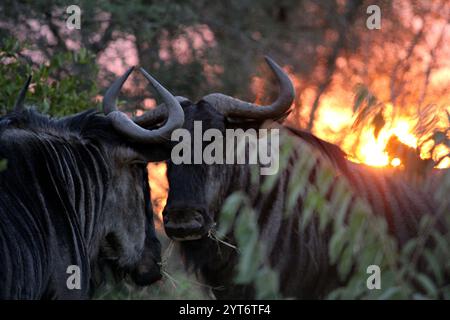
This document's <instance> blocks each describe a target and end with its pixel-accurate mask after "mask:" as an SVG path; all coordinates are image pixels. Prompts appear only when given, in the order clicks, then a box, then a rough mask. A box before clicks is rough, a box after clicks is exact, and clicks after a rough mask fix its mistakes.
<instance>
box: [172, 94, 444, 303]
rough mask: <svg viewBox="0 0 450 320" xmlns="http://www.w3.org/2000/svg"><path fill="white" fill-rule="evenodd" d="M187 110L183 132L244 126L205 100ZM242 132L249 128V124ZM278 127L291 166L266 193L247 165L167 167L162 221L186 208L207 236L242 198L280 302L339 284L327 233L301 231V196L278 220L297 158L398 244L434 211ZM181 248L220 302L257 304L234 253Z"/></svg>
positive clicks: (204, 246)
mask: <svg viewBox="0 0 450 320" xmlns="http://www.w3.org/2000/svg"><path fill="white" fill-rule="evenodd" d="M184 110H185V119H186V120H185V126H184V127H185V128H187V129H188V130H192V123H193V121H194V120H196V121H202V125H203V130H206V129H208V128H216V129H219V130H221V131H222V132H224V130H225V128H230V127H236V126H237V127H244V126H243V125H239V124H235V123H232V124H231V123H228V121H227V119H225V117H223V116H222V115H221V114H219V113H218V112H216V111H215V110H214V109H212V108H211V107H210V106H209V105H208V104H207V103H205V102H203V101H200V102H199V103H197V104H192V103H185V104H184ZM259 125H260V123H253V124H250V126H254V127H256V128H257V127H259ZM245 126H248V122H246V123H245ZM279 127H280V130H281V131H283V134H284V135H289V136H290V137H291V138H293V140H294V141H295V143H296V148H295V150H296V152H294V153H293V154H292V155H291V157H290V159H289V163H288V166H287V167H286V168H285V169H283V170H282V171H281V172H280V173H279V175H278V178H277V182H276V184H275V186H274V187H273V188H272V190H271V191H270V192H269V193H268V194H263V193H262V192H261V191H260V190H261V189H260V186H261V185H262V184H263V183H264V179H265V178H264V177H261V179H260V181H259V183H258V184H256V185H255V184H254V183H252V182H251V179H250V166H249V165H217V164H216V165H206V164H201V165H187V164H181V165H175V164H173V163H172V162H170V161H169V162H168V180H169V197H168V202H167V206H166V208H165V210H164V213H163V214H164V215H165V217H164V218H165V220H167V221H170V219H171V218H173V216H171V215H172V214H174V213H178V212H182V211H183V210H184V212H185V213H184V216H185V219H187V218H186V216H188V215H189V214H190V212H192V211H193V209H195V212H201V213H202V214H203V216H204V220H205V225H206V227H205V228H206V229H208V230H209V229H211V228H214V223H217V222H218V213H219V211H220V208H221V206H222V205H223V202H224V200H225V199H226V198H227V196H229V195H230V194H231V193H233V192H235V191H243V192H245V193H246V194H247V195H248V197H249V198H250V201H251V205H252V206H253V208H254V209H255V212H256V214H257V215H258V225H259V230H260V241H262V242H263V243H264V244H265V246H266V254H267V257H266V258H267V259H268V261H270V264H271V265H272V267H274V268H275V269H276V270H277V271H278V272H279V274H280V289H281V293H282V294H283V296H285V297H295V298H299V299H317V298H324V297H325V295H326V294H327V293H328V292H330V290H332V289H333V288H336V287H337V286H338V285H342V283H340V281H339V278H338V276H337V273H336V270H335V267H334V266H332V265H331V264H330V262H329V258H328V242H329V239H330V236H331V235H330V230H326V231H325V232H320V231H319V227H318V221H317V219H316V218H313V219H312V222H311V223H309V225H308V226H306V227H305V229H304V230H302V231H301V230H299V222H300V219H301V217H302V212H303V208H304V204H303V201H304V200H303V199H302V197H299V199H298V201H297V206H296V208H295V209H294V212H293V213H292V214H291V215H289V216H288V217H283V214H282V212H284V211H285V206H286V202H287V201H286V199H287V198H288V196H289V195H288V192H287V189H288V183H289V181H290V179H291V178H292V175H293V170H294V169H295V164H296V163H297V162H298V161H299V159H300V158H301V157H312V156H313V155H312V154H311V153H314V154H315V155H316V156H317V163H316V165H315V166H314V167H313V168H312V170H311V172H310V173H309V177H308V180H309V182H310V183H316V182H315V181H316V179H315V175H316V174H317V171H318V170H319V164H327V165H328V166H329V167H330V166H331V167H332V168H334V170H335V172H336V177H335V181H334V182H333V183H332V185H331V187H330V190H331V191H332V190H333V188H334V186H335V183H337V182H338V181H339V180H341V179H345V180H347V181H348V182H349V185H350V187H351V190H352V199H351V205H350V206H349V208H348V212H350V210H351V209H352V206H353V204H354V203H355V200H356V198H363V199H365V200H366V201H367V202H368V204H369V205H370V208H371V209H372V211H373V212H374V213H375V214H379V215H382V216H384V217H385V218H386V219H387V222H388V225H389V230H390V231H391V233H392V234H393V235H394V236H395V238H396V239H397V240H398V242H399V243H400V244H404V243H405V242H406V241H407V240H408V239H410V238H411V237H413V236H417V229H418V221H419V219H420V217H422V216H423V215H424V214H429V213H434V212H435V211H436V207H435V204H434V202H433V200H432V199H431V197H430V196H429V195H428V194H426V193H424V192H422V191H420V190H417V189H416V188H414V187H412V186H411V185H409V184H408V183H407V182H406V181H403V180H401V179H398V178H396V177H393V176H392V175H390V174H387V173H385V172H382V171H381V170H376V169H370V168H368V167H366V166H364V165H358V164H354V163H352V162H350V161H348V160H347V159H346V156H345V153H344V152H343V151H342V150H341V149H340V148H339V147H337V146H336V145H333V144H330V143H328V142H326V141H323V140H321V139H319V138H317V137H315V136H314V135H312V134H310V133H307V132H304V131H301V130H298V129H294V128H290V127H287V126H285V127H282V126H279ZM285 137H286V136H285ZM280 144H281V145H283V136H280ZM302 146H308V147H307V148H302ZM298 150H303V151H301V152H299V151H298ZM305 150H306V151H305ZM308 150H310V151H308ZM308 152H309V153H308ZM316 187H317V188H319V187H320V186H318V185H316ZM238 214H239V213H238ZM226 241H227V242H229V243H232V244H235V243H236V242H235V240H234V238H233V232H230V233H229V234H228V235H227V238H226ZM179 244H180V249H181V252H182V254H183V255H184V257H185V259H186V264H187V266H188V267H190V268H193V269H194V271H195V272H196V273H197V274H198V275H199V276H201V277H202V278H203V279H204V281H205V282H206V284H208V285H210V286H212V287H213V292H214V294H215V296H216V297H217V298H222V299H249V298H255V292H254V288H253V287H252V286H251V285H248V286H242V285H236V284H235V283H234V281H233V279H234V276H235V273H234V272H235V267H236V265H237V263H238V254H237V252H236V251H235V249H233V248H230V247H229V246H226V245H223V244H221V243H219V242H217V241H215V240H214V239H211V238H210V237H207V236H204V237H203V238H202V239H200V240H193V241H182V242H180V243H179Z"/></svg>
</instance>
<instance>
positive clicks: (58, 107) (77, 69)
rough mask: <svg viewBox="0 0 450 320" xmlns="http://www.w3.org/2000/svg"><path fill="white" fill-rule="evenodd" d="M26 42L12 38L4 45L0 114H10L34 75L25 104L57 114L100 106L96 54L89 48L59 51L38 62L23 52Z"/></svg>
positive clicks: (0, 50) (0, 62) (0, 66)
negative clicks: (26, 83)
mask: <svg viewBox="0 0 450 320" xmlns="http://www.w3.org/2000/svg"><path fill="white" fill-rule="evenodd" d="M25 50H27V46H26V45H22V44H20V43H19V42H18V41H17V40H15V39H12V38H8V39H5V40H3V41H2V43H1V47H0V88H2V95H1V96H0V114H6V113H7V112H8V111H10V110H11V109H12V107H13V106H14V102H15V100H16V98H17V96H18V93H19V91H20V89H21V88H22V86H23V84H24V83H25V80H26V79H27V77H28V76H29V75H32V77H33V78H32V82H31V85H30V88H29V90H28V92H27V96H26V100H25V104H26V105H34V106H35V107H36V108H37V109H38V110H39V111H40V112H43V113H48V114H51V115H56V116H64V115H68V114H73V113H77V112H79V111H82V110H86V109H89V108H96V107H97V106H98V103H97V102H96V101H95V96H96V94H97V87H96V85H95V79H96V75H97V67H96V66H95V57H94V56H93V55H92V54H90V53H89V52H88V51H87V50H85V49H80V50H79V51H78V52H76V53H68V52H66V53H58V54H55V55H54V56H53V57H52V59H51V60H50V61H49V62H48V63H44V64H35V63H33V62H32V61H31V60H30V59H29V58H28V57H27V56H25V55H24V54H23V52H24V51H25Z"/></svg>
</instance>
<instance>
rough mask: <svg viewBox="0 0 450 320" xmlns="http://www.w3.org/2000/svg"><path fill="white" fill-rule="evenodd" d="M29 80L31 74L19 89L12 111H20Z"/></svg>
mask: <svg viewBox="0 0 450 320" xmlns="http://www.w3.org/2000/svg"><path fill="white" fill-rule="evenodd" d="M30 82H31V76H29V77H28V79H27V81H26V82H25V84H24V85H23V87H22V89H20V92H19V96H18V97H17V99H16V102H15V103H14V111H15V112H21V111H22V110H23V102H24V101H25V96H26V95H27V91H28V87H29V85H30Z"/></svg>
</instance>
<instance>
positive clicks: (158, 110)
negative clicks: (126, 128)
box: [132, 96, 189, 128]
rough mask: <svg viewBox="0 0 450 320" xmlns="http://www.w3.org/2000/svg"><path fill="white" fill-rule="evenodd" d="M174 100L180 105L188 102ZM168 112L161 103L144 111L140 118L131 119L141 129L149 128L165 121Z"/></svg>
mask: <svg viewBox="0 0 450 320" xmlns="http://www.w3.org/2000/svg"><path fill="white" fill-rule="evenodd" d="M175 99H177V101H178V102H179V103H180V104H181V103H183V102H184V101H189V99H188V98H185V97H181V96H176V97H175ZM167 116H168V112H167V107H166V104H165V103H161V104H159V105H157V106H156V107H154V108H152V109H150V110H148V111H146V112H145V113H144V114H143V115H141V116H136V117H133V118H132V119H133V122H134V123H136V124H137V125H139V126H141V127H147V128H148V127H151V126H154V125H156V124H158V123H161V122H163V121H164V120H165V119H167Z"/></svg>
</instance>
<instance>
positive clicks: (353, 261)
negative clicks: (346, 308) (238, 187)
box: [218, 142, 450, 299]
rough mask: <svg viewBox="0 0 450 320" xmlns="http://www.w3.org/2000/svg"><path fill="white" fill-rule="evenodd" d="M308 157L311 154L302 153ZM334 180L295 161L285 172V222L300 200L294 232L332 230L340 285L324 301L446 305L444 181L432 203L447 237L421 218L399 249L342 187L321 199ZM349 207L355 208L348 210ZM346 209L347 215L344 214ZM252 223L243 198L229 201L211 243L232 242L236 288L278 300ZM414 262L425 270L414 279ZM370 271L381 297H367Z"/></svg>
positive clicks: (447, 186)
mask: <svg viewBox="0 0 450 320" xmlns="http://www.w3.org/2000/svg"><path fill="white" fill-rule="evenodd" d="M286 150H288V151H287V152H286ZM292 151H293V149H292V144H291V143H289V142H288V143H287V144H286V145H285V146H284V147H282V152H281V153H282V154H283V156H282V159H281V160H280V163H281V165H280V171H281V170H282V169H283V168H284V167H285V166H286V164H287V161H285V160H286V158H287V157H290V156H291V155H292ZM306 152H307V151H302V152H301V153H303V154H306ZM308 154H313V153H311V152H310V151H309V152H308ZM283 157H284V160H283ZM315 166H319V167H318V172H317V174H316V181H315V182H313V183H309V182H308V179H307V177H308V176H309V175H310V172H311V170H312V169H313V168H314V167H315ZM334 174H335V173H334V171H333V169H331V168H330V167H328V166H325V165H319V164H318V163H317V161H316V159H315V157H314V156H311V157H310V156H309V157H301V158H300V159H299V161H298V162H297V164H296V165H295V167H294V169H293V170H292V175H291V178H290V181H289V186H288V190H289V192H287V197H288V198H287V199H285V201H286V203H287V205H286V212H284V217H285V218H286V217H288V216H289V215H290V214H292V210H293V209H294V207H295V204H297V199H298V197H303V199H304V210H303V211H302V216H301V219H300V225H299V230H300V231H299V232H302V230H304V227H305V226H306V225H308V224H310V223H312V221H313V220H318V221H319V228H320V230H321V231H322V232H324V230H325V229H330V230H331V238H330V241H329V247H328V255H329V261H330V263H331V264H332V265H335V266H336V268H337V271H338V276H339V278H340V280H341V281H342V282H343V283H346V285H345V286H343V287H339V288H337V289H335V290H333V291H332V292H331V293H330V294H329V295H328V297H327V298H328V299H437V298H445V299H448V298H449V297H450V285H449V284H448V283H445V281H444V275H447V276H448V274H449V273H450V263H449V261H450V251H449V250H448V248H449V246H450V232H449V230H450V216H449V215H448V208H449V207H450V206H449V204H450V203H449V200H448V199H446V198H448V192H449V191H450V174H447V176H446V177H445V179H444V181H443V182H442V186H441V187H442V188H441V189H440V193H438V194H436V201H437V203H439V204H440V208H439V210H440V211H439V212H438V215H445V216H446V218H447V220H446V221H447V223H446V228H447V229H446V230H447V231H446V233H444V234H442V233H440V232H438V231H436V230H435V229H434V228H432V227H431V226H432V225H433V223H434V222H435V221H434V220H433V219H431V218H430V216H428V215H424V216H423V218H422V220H421V222H420V229H419V232H418V236H417V238H413V239H411V240H410V241H409V242H408V243H407V244H406V245H405V246H403V247H399V246H398V244H397V242H396V241H395V239H394V238H393V237H392V236H391V235H390V234H389V233H388V227H387V222H386V220H385V218H384V217H382V216H378V215H374V214H373V213H372V212H371V210H370V208H369V207H368V205H367V204H366V203H365V201H364V200H363V199H358V198H356V200H351V199H352V192H351V190H350V187H349V185H348V184H347V182H346V181H345V180H341V181H340V182H339V183H338V184H337V185H335V186H334V187H333V189H332V190H331V196H330V197H326V195H327V193H328V192H329V188H330V185H331V180H332V178H333V176H334ZM276 180H277V179H276V178H275V179H271V180H270V183H269V186H267V184H266V185H263V187H261V192H268V191H270V190H271V188H274V187H275V185H276ZM266 182H267V181H266ZM268 187H269V188H268ZM445 194H447V196H445ZM350 201H355V202H354V203H352V206H350ZM349 208H351V210H350V212H349V213H348V214H347V211H348V209H349ZM280 214H281V213H280ZM256 221H257V216H256V213H255V212H254V209H253V208H252V206H251V204H250V201H249V198H248V197H247V195H246V194H245V193H242V192H236V193H233V194H232V195H230V196H229V197H228V199H227V200H226V202H225V204H224V206H223V210H222V213H221V219H220V223H219V232H218V235H219V236H222V237H224V235H225V234H226V233H227V232H232V233H233V234H234V236H235V238H236V239H237V248H238V250H239V256H240V260H239V264H238V267H237V272H236V278H235V281H236V283H243V284H254V286H255V289H256V294H257V297H258V298H282V295H281V293H280V292H279V274H278V272H277V271H276V270H274V269H272V267H271V265H270V264H269V262H268V261H267V260H266V259H265V258H264V257H265V255H264V246H265V243H264V241H263V240H262V239H260V238H259V227H258V225H257V223H256ZM429 241H434V242H435V243H436V245H435V246H433V247H431V248H430V247H426V246H425V243H427V242H429ZM419 261H421V263H422V264H425V265H426V267H425V269H420V271H419V267H418V266H419V263H418V262H419ZM370 265H377V266H379V267H380V269H381V284H382V287H381V289H380V290H369V289H367V286H366V281H367V279H368V277H369V274H368V273H367V267H368V266H370ZM277 288H278V291H277ZM283 298H289V297H283Z"/></svg>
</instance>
